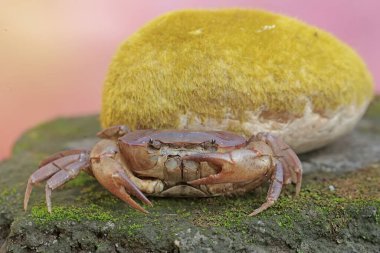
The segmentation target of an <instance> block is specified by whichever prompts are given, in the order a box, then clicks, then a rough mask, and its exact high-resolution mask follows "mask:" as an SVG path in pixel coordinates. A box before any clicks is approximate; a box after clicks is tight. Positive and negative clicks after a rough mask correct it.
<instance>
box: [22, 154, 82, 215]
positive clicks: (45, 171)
mask: <svg viewBox="0 0 380 253" xmlns="http://www.w3.org/2000/svg"><path fill="white" fill-rule="evenodd" d="M68 153H69V152H68ZM75 153H76V151H75ZM57 154H58V153H57ZM55 157H58V156H55ZM51 158H52V157H49V158H48V159H51ZM51 160H52V162H48V163H46V164H44V165H43V166H42V167H40V168H39V169H38V170H37V171H35V172H34V173H33V174H32V175H31V176H30V177H29V180H28V184H27V186H26V191H25V197H24V210H26V209H27V207H28V202H29V198H30V195H31V193H32V189H33V186H34V185H35V184H38V183H40V182H42V181H45V180H46V179H48V178H50V179H49V180H48V182H47V186H46V187H47V188H46V200H47V205H48V209H49V205H50V210H51V200H50V195H51V190H53V189H55V188H57V187H58V186H60V185H62V184H64V183H65V182H66V181H67V180H69V179H72V178H74V177H75V176H76V175H77V174H78V173H79V171H80V169H82V168H83V169H86V168H87V167H88V166H89V160H88V152H87V151H82V152H81V153H80V154H73V155H67V156H64V157H61V158H57V159H51ZM67 177H68V179H66V178H67ZM49 185H50V186H49ZM49 203H50V204H49ZM50 210H49V211H50Z"/></svg>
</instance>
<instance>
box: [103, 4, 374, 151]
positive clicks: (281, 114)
mask: <svg viewBox="0 0 380 253" xmlns="http://www.w3.org/2000/svg"><path fill="white" fill-rule="evenodd" d="M372 96H373V81H372V78H371V76H370V74H369V72H368V70H367V68H366V66H365V64H364V63H363V61H362V60H361V59H360V57H359V56H358V55H357V54H356V53H355V52H354V50H352V49H351V48H350V47H349V46H348V45H346V44H344V43H343V42H341V41H339V40H338V39H336V38H335V37H334V36H332V35H331V34H329V33H327V32H325V31H322V30H320V29H318V28H316V27H313V26H310V25H307V24H305V23H303V22H301V21H299V20H296V19H294V18H289V17H286V16H282V15H278V14H273V13H269V12H264V11H257V10H242V9H226V10H212V11H210V10H187V11H175V12H171V13H168V14H166V15H163V16H161V17H159V18H157V19H155V20H153V21H152V22H150V23H148V24H147V25H146V26H144V27H143V28H141V29H140V30H139V31H138V32H136V33H135V34H134V35H132V36H131V37H130V38H128V39H127V41H126V42H125V43H123V44H122V46H121V47H120V49H119V50H118V52H117V53H116V55H115V57H114V59H113V61H112V64H111V66H110V68H109V73H108V75H107V78H106V82H105V86H104V90H103V102H102V112H101V123H102V126H103V127H109V126H113V125H118V124H124V125H128V126H130V127H131V128H132V129H141V128H189V129H213V130H215V129H220V130H229V131H234V132H238V133H240V134H245V135H251V134H255V133H257V132H259V131H270V132H274V133H276V134H277V135H280V136H282V137H283V138H284V139H285V141H286V142H287V143H288V144H290V145H291V146H292V147H293V149H295V150H296V151H298V152H305V151H309V150H312V149H315V148H318V147H322V146H324V145H326V144H327V143H330V142H332V141H333V140H336V139H338V138H340V137H341V136H342V135H343V134H346V133H347V132H349V131H351V130H352V128H353V127H354V125H355V124H356V123H357V122H358V120H359V119H360V117H361V116H362V114H363V113H364V111H365V109H366V107H367V105H368V103H369V101H370V100H371V98H372Z"/></svg>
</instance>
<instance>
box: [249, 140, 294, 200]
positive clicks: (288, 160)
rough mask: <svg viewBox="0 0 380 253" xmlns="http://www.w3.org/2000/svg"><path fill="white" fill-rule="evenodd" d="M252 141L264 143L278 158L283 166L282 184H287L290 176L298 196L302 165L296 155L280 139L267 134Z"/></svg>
mask: <svg viewBox="0 0 380 253" xmlns="http://www.w3.org/2000/svg"><path fill="white" fill-rule="evenodd" d="M252 139H254V140H261V141H264V142H266V143H267V144H268V145H270V147H271V148H272V149H273V151H274V153H275V154H276V155H277V156H279V157H278V159H279V160H280V161H282V162H283V166H284V183H285V184H287V183H289V181H288V178H289V175H290V178H291V181H292V182H293V183H295V184H296V194H295V195H296V196H298V194H299V193H300V191H301V184H302V164H301V161H300V160H299V158H298V156H297V155H296V153H295V152H294V151H293V150H292V149H291V148H290V147H289V145H287V144H286V143H285V142H284V141H283V140H282V139H281V138H279V137H276V136H274V135H271V134H269V133H258V134H257V135H256V136H253V137H252Z"/></svg>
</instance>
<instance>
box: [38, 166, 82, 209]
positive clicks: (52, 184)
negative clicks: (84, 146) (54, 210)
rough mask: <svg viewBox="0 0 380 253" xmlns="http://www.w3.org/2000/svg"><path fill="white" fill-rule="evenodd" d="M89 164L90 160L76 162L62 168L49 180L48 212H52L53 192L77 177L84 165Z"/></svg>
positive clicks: (46, 189)
mask: <svg viewBox="0 0 380 253" xmlns="http://www.w3.org/2000/svg"><path fill="white" fill-rule="evenodd" d="M86 166H88V161H81V162H74V163H71V164H69V165H67V166H66V167H64V168H63V169H62V170H60V171H58V172H57V173H55V174H54V175H53V176H52V177H51V178H50V179H49V180H48V181H47V182H46V186H45V192H46V205H47V208H48V212H49V213H51V192H52V191H53V190H55V189H56V188H58V187H59V186H62V185H64V184H65V183H66V182H67V181H69V180H71V179H73V178H75V177H76V176H77V175H78V174H79V172H80V170H81V169H82V168H83V167H86Z"/></svg>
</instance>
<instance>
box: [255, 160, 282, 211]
mask: <svg viewBox="0 0 380 253" xmlns="http://www.w3.org/2000/svg"><path fill="white" fill-rule="evenodd" d="M283 177H284V168H283V166H282V164H281V162H279V161H278V162H277V163H276V166H275V169H274V172H273V174H272V180H271V181H272V183H271V185H270V187H269V190H268V195H267V199H266V202H265V203H264V204H262V205H261V206H260V207H259V208H257V209H256V210H255V211H253V212H252V213H251V214H249V216H254V215H256V214H258V213H261V212H262V211H264V210H265V209H267V208H269V207H271V206H272V205H273V204H274V202H276V200H277V199H278V197H279V196H280V193H281V189H282V182H283Z"/></svg>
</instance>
